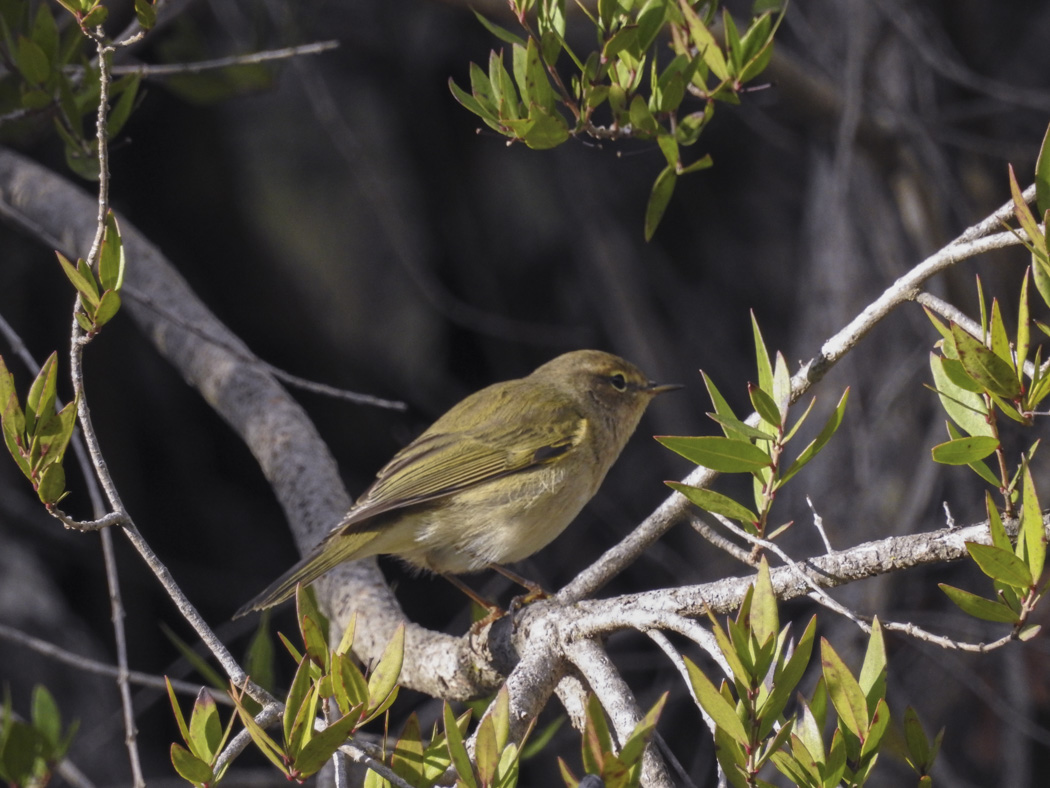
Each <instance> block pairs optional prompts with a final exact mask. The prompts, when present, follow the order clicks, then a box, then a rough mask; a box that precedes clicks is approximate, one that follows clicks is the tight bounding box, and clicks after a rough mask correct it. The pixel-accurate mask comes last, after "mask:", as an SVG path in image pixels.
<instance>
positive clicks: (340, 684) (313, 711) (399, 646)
mask: <svg viewBox="0 0 1050 788" xmlns="http://www.w3.org/2000/svg"><path fill="white" fill-rule="evenodd" d="M296 603H297V606H298V619H299V629H300V635H301V636H302V643H303V646H304V651H303V652H300V651H299V650H298V649H297V648H296V647H295V646H293V645H292V643H291V641H289V640H288V638H286V637H284V635H281V640H282V642H283V643H284V645H285V648H287V649H288V652H289V653H290V654H291V655H292V658H293V659H295V661H296V663H297V664H298V667H297V669H296V672H295V676H294V678H293V679H292V683H291V686H290V688H289V690H288V695H287V697H286V698H285V708H284V716H283V720H282V723H283V726H282V734H283V736H282V738H281V740H280V741H278V740H276V739H274V738H273V737H271V736H270V734H268V733H267V732H266V731H265V730H264V729H263V728H262V727H261V726H260V725H259V724H258V723H257V722H256V721H255V719H254V717H253V715H252V712H251V710H249V709H248V708H247V706H246V705H245V702H244V698H243V693H241V692H239V691H238V690H237V688H236V687H234V688H232V689H231V691H230V697H231V698H233V702H234V705H235V706H236V709H237V715H238V716H239V717H240V719H241V722H242V723H243V724H244V726H245V728H247V730H248V733H249V734H250V736H251V738H252V741H253V742H255V745H256V746H257V747H258V748H259V749H260V750H261V751H262V753H263V754H264V755H265V756H266V757H267V758H268V759H269V760H270V761H271V762H272V763H273V764H274V765H275V766H276V767H277V768H278V769H280V770H281V771H282V772H283V773H284V774H285V776H286V777H287V778H288V779H291V780H297V781H299V782H302V781H303V780H304V779H306V778H307V777H309V776H310V775H312V774H314V773H315V772H317V771H318V770H320V768H321V767H322V766H323V765H324V763H325V761H327V760H328V759H329V758H330V757H331V756H332V755H333V754H334V753H335V751H336V750H337V749H338V748H339V747H340V746H342V745H343V744H344V743H345V742H346V740H347V739H348V738H349V737H350V736H352V735H353V734H354V732H355V731H357V730H358V729H359V728H360V727H361V726H363V725H366V724H367V723H369V722H371V721H372V720H374V719H376V718H377V717H379V716H381V715H383V714H384V713H385V712H386V710H387V709H389V708H390V706H391V705H392V704H393V703H394V700H395V699H396V698H397V693H398V685H397V679H398V676H399V675H400V674H401V665H402V662H403V659H404V648H405V629H404V626H403V625H402V626H400V627H398V629H397V630H396V631H395V632H394V635H393V637H392V638H391V639H390V642H389V643H388V644H387V646H386V649H385V650H384V652H383V656H382V658H381V659H380V660H379V662H378V663H377V664H376V666H375V668H374V670H373V671H372V673H371V675H370V676H369V677H368V678H367V679H366V678H365V675H364V673H362V671H361V669H360V668H359V667H358V665H357V664H356V662H355V661H354V658H353V656H352V655H351V654H350V649H351V648H352V646H353V642H354V630H355V627H356V622H357V619H356V617H355V618H353V619H351V621H350V624H349V625H348V626H347V629H346V631H345V632H344V633H343V636H342V639H341V640H340V642H339V644H338V645H337V646H336V647H335V648H334V649H333V648H330V647H329V644H328V638H327V635H326V631H327V626H326V624H327V622H326V621H325V619H324V618H323V616H322V615H321V613H320V611H319V610H318V609H317V606H316V603H315V602H314V600H313V597H312V596H310V595H308V594H305V593H303V591H302V589H299V590H298V591H297V593H296ZM330 698H331V699H334V701H335V708H331V707H330V701H329V699H330ZM322 710H325V711H326V712H327V713H326V715H325V716H326V718H327V719H328V723H327V725H326V726H325V727H324V728H323V729H322V730H320V731H318V730H315V727H316V725H317V722H318V715H319V714H320V712H321V711H322ZM183 776H185V775H183Z"/></svg>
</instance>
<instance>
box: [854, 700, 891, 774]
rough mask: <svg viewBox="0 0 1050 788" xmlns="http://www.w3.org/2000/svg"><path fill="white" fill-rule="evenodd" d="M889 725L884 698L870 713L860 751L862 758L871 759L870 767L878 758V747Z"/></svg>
mask: <svg viewBox="0 0 1050 788" xmlns="http://www.w3.org/2000/svg"><path fill="white" fill-rule="evenodd" d="M889 725H890V708H889V706H887V705H886V700H885V698H879V699H878V702H877V703H876V704H875V709H874V710H873V711H872V714H871V724H870V725H869V726H868V730H867V733H866V735H865V737H864V744H863V746H862V747H861V750H860V752H861V757H862V758H871V759H872V763H871V764H870V765H874V759H875V758H876V757H878V751H879V745H880V744H881V743H882V737H883V736H885V734H886V730H887V729H888V728H889ZM869 768H870V766H869Z"/></svg>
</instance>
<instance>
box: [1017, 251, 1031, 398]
mask: <svg viewBox="0 0 1050 788" xmlns="http://www.w3.org/2000/svg"><path fill="white" fill-rule="evenodd" d="M1030 271H1031V269H1030V268H1027V269H1025V272H1024V278H1023V279H1022V280H1021V296H1020V298H1019V299H1018V304H1017V364H1016V368H1017V369H1018V370H1020V371H1021V372H1019V373H1018V379H1019V380H1020V379H1021V378H1022V373H1023V370H1024V362H1025V360H1026V359H1027V358H1028V347H1029V345H1030V343H1031V340H1032V326H1031V323H1030V321H1029V316H1028V278H1029V276H1028V275H1029V273H1030Z"/></svg>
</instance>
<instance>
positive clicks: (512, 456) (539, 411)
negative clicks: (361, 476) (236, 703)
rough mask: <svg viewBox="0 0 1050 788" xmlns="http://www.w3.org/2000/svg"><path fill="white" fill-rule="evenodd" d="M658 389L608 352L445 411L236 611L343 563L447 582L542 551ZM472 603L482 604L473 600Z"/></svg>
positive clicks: (570, 357) (573, 355) (573, 356)
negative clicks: (380, 564)
mask: <svg viewBox="0 0 1050 788" xmlns="http://www.w3.org/2000/svg"><path fill="white" fill-rule="evenodd" d="M679 388H682V387H681V386H680V385H677V384H658V383H654V382H653V381H651V380H649V379H648V378H647V377H646V375H644V374H643V373H642V371H641V370H640V369H638V367H636V366H635V365H634V364H631V363H630V362H628V361H625V360H624V359H622V358H619V357H618V356H615V355H613V354H611V353H606V352H604V351H600V350H576V351H572V352H569V353H565V354H562V355H560V356H558V357H556V358H554V359H553V360H551V361H548V362H547V363H545V364H543V365H542V366H540V367H538V368H537V369H536V370H535V371H533V372H532V373H531V374H529V375H527V376H525V377H523V378H518V379H515V380H508V381H504V382H501V383H494V384H492V385H490V386H488V387H486V388H483V389H481V390H480V391H477V392H475V393H473V394H471V395H469V396H468V397H466V398H465V399H463V400H461V401H460V402H459V403H457V404H456V405H454V406H453V407H452V408H451V409H450V410H449V411H447V412H446V413H445V414H444V415H443V416H441V417H440V418H438V420H437V421H435V422H434V423H433V424H432V425H431V426H430V427H429V428H428V429H427V430H426V431H424V432H423V433H422V434H421V435H420V436H419V437H418V438H416V439H415V440H414V441H412V442H411V443H409V444H408V445H407V446H405V448H403V449H401V451H399V452H398V453H397V454H395V455H394V457H393V458H392V459H391V460H390V462H388V463H387V464H386V465H385V466H383V467H382V468H381V469H380V470H379V472H378V473H377V474H376V478H375V480H374V481H373V482H372V484H371V486H370V487H369V488H368V489H367V490H365V492H364V493H363V494H362V495H361V496H360V498H359V499H358V500H357V502H356V503H355V504H354V506H353V507H352V508H351V509H350V510H349V511H348V512H347V513H346V515H345V516H344V517H343V518H342V520H341V521H340V522H339V523H338V524H337V525H335V527H333V528H332V529H331V530H330V531H329V532H328V534H327V535H326V536H325V537H324V538H323V539H322V540H321V541H320V542H319V543H318V544H317V545H316V546H315V547H314V548H313V549H312V550H310V551H309V552H308V553H307V554H306V555H305V556H304V557H303V558H302V560H300V561H299V562H298V563H297V564H295V565H294V566H292V567H291V568H290V569H289V570H288V571H287V572H285V573H284V574H282V575H281V576H280V577H279V578H277V579H276V580H275V581H274V582H273V583H271V584H270V585H269V586H267V587H266V588H265V589H264V590H263V591H262V592H261V593H259V594H258V595H257V596H255V597H254V598H252V599H251V600H250V601H249V602H248V603H247V604H245V605H244V606H243V607H241V608H240V610H238V611H237V613H236V614H235V616H234V617H235V618H236V617H239V616H243V615H246V614H247V613H249V612H251V611H253V610H263V609H265V608H269V607H273V606H274V605H277V604H279V603H281V602H283V601H284V600H285V599H288V598H289V597H291V596H292V595H294V593H295V589H296V586H297V584H300V583H301V584H302V585H304V586H305V585H307V584H309V583H311V582H313V581H314V580H316V579H317V578H319V577H320V576H321V575H323V574H325V573H326V572H328V571H329V570H330V569H333V568H334V567H336V566H338V565H339V564H341V563H343V562H345V561H353V560H357V559H361V558H367V557H369V556H375V555H394V556H396V557H398V558H399V559H401V560H402V561H403V562H405V563H407V564H408V565H410V566H411V567H414V568H416V569H419V570H426V571H429V572H433V573H436V574H440V575H444V576H446V577H447V578H448V579H449V580H451V581H452V582H453V583H454V584H455V585H457V586H458V587H460V588H461V589H464V590H465V591H467V593H470V595H471V596H472V597H473V598H474V599H476V600H478V601H482V602H483V600H480V599H479V598H478V597H477V596H475V595H474V594H473V593H471V592H470V591H469V588H467V587H466V585H465V584H462V583H461V582H459V581H457V580H456V579H455V578H454V577H453V576H454V575H459V574H465V573H470V572H477V571H480V570H483V569H486V568H493V569H497V570H500V571H503V572H504V574H507V576H508V577H511V578H512V579H514V580H516V581H518V582H524V584H525V585H527V586H528V587H530V588H536V587H535V586H533V585H532V584H529V583H528V582H527V581H522V579H520V578H518V577H517V575H514V574H513V573H511V572H509V571H507V570H505V569H504V568H503V567H502V565H503V564H508V563H514V562H516V561H520V560H522V559H524V558H527V557H528V556H530V555H532V554H533V553H535V552H537V551H538V550H540V549H541V548H543V547H545V546H546V545H548V544H549V543H550V542H551V541H553V540H554V539H555V538H556V537H557V536H559V535H560V534H561V533H562V532H563V531H564V530H565V529H566V527H568V525H569V524H570V523H571V522H572V521H573V520H574V519H575V518H576V516H577V515H578V514H579V513H580V511H581V510H582V509H583V507H584V505H585V504H586V503H587V502H588V501H589V500H590V499H591V498H592V497H593V496H594V494H595V493H596V492H597V491H598V488H599V486H600V485H601V483H602V480H603V479H604V478H605V475H606V473H607V472H608V471H609V468H610V467H611V466H612V464H613V463H614V462H615V461H616V459H617V458H618V457H619V455H620V453H621V451H622V450H623V448H624V446H625V445H626V444H627V441H628V439H629V438H630V437H631V435H632V434H633V433H634V431H635V428H636V427H637V426H638V422H639V420H640V419H641V417H642V414H643V413H644V412H645V409H646V407H647V406H648V404H649V403H650V402H651V401H652V399H653V398H654V397H655V396H656V395H658V394H661V393H664V392H667V391H673V390H675V389H679ZM483 603H484V602H483Z"/></svg>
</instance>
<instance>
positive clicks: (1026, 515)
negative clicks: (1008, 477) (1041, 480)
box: [1021, 463, 1046, 582]
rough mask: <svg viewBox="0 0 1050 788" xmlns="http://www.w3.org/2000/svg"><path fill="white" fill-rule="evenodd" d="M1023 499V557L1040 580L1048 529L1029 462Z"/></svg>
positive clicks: (1025, 470) (1026, 467) (1033, 575)
mask: <svg viewBox="0 0 1050 788" xmlns="http://www.w3.org/2000/svg"><path fill="white" fill-rule="evenodd" d="M1022 500H1023V502H1024V506H1023V510H1022V513H1021V532H1022V533H1023V534H1024V552H1023V553H1022V557H1023V558H1024V560H1025V563H1026V564H1027V565H1028V569H1029V571H1030V572H1031V573H1032V577H1033V578H1034V579H1035V580H1036V581H1037V582H1038V580H1039V578H1041V577H1042V575H1043V564H1044V562H1045V561H1046V529H1045V528H1044V527H1043V512H1042V510H1041V509H1040V508H1039V498H1038V496H1037V495H1036V490H1035V482H1034V481H1033V480H1032V469H1031V468H1030V467H1029V466H1028V464H1027V463H1025V468H1024V485H1023V491H1022Z"/></svg>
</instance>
